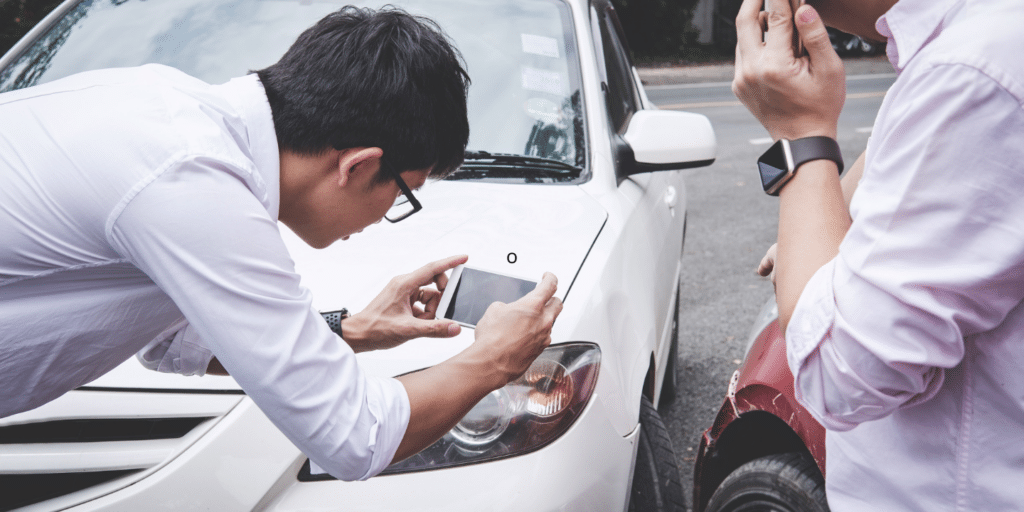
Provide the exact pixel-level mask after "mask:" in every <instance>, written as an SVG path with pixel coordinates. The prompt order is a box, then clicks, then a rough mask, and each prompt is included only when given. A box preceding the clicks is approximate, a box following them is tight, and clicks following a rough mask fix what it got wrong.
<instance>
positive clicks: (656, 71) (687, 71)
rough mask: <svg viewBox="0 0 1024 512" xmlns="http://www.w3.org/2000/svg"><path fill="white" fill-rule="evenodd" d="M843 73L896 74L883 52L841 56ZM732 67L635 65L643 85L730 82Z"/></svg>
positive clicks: (728, 63)
mask: <svg viewBox="0 0 1024 512" xmlns="http://www.w3.org/2000/svg"><path fill="white" fill-rule="evenodd" d="M843 64H844V65H845V66H846V74H847V75H848V76H849V75H875V74H885V73H895V71H894V70H893V67H892V64H890V63H889V59H888V58H886V56H885V55H879V56H877V57H857V58H847V59H843ZM734 72H735V66H733V63H732V62H723V63H719V64H697V65H692V66H675V67H638V68H637V73H639V74H640V81H641V82H643V84H644V85H673V84H699V83H705V82H730V81H732V77H733V73H734Z"/></svg>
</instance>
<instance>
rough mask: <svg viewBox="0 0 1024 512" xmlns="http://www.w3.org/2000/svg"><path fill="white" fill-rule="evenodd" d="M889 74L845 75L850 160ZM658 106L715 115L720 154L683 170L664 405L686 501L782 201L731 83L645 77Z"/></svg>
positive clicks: (761, 134)
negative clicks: (674, 350) (675, 375)
mask: <svg viewBox="0 0 1024 512" xmlns="http://www.w3.org/2000/svg"><path fill="white" fill-rule="evenodd" d="M894 80H895V75H894V74H892V73H884V74H873V75H848V76H847V83H846V90H847V97H846V103H845V106H844V109H843V113H842V116H841V117H840V119H839V143H840V147H841V148H842V151H843V158H844V160H845V161H846V162H847V165H849V164H852V163H853V161H854V160H856V158H857V157H858V156H859V155H860V153H861V152H863V151H864V148H865V147H866V145H867V140H868V136H869V135H870V131H871V125H872V124H873V122H874V118H875V115H876V113H877V111H878V108H879V106H880V105H881V103H882V97H883V95H884V94H885V91H886V89H887V88H888V87H889V86H890V85H891V84H892V82H893V81H894ZM647 94H648V97H650V99H651V100H652V101H653V102H654V103H655V104H656V105H658V106H659V107H661V108H663V109H674V110H686V111H690V112H696V113H700V114H704V115H706V116H708V118H709V119H711V123H712V125H713V126H714V128H715V133H716V135H717V137H718V158H717V159H716V160H715V163H714V164H713V165H711V166H709V167H705V168H701V169H693V170H689V171H686V172H687V181H686V186H687V195H688V200H689V204H688V205H687V215H688V216H689V217H688V219H687V225H688V226H687V233H686V246H685V250H684V253H683V264H684V268H683V274H682V294H681V297H680V307H681V309H680V344H679V362H678V365H677V368H678V370H679V372H680V373H679V383H680V393H679V397H678V398H677V399H676V401H675V402H674V403H672V404H671V405H669V406H667V407H664V408H662V410H661V414H662V417H663V419H664V420H665V423H666V425H667V426H668V428H669V431H670V432H671V435H672V441H673V444H674V447H675V450H676V455H677V457H678V459H679V460H678V464H679V469H680V472H681V477H682V480H683V487H684V489H685V491H686V493H687V503H689V502H690V501H691V499H692V498H691V493H692V482H693V464H694V458H695V455H696V453H697V446H698V443H699V441H700V436H701V435H702V433H703V432H704V430H705V429H707V428H708V427H710V426H711V423H712V421H713V420H714V417H715V415H716V414H717V412H718V409H719V407H721V405H722V401H723V399H724V396H725V391H726V387H727V385H728V382H729V378H730V377H731V376H732V373H733V372H734V371H735V369H736V368H737V366H738V365H739V363H740V359H742V358H743V356H744V350H745V348H746V343H747V339H748V336H749V334H750V332H749V331H750V328H751V325H752V323H753V321H754V318H755V316H756V315H757V313H758V311H759V310H760V308H761V306H762V305H764V303H765V302H766V301H768V300H769V299H771V298H772V297H773V295H772V285H771V283H770V282H769V281H767V280H766V279H763V278H761V277H759V276H757V274H756V273H755V271H754V269H755V268H756V267H757V264H758V262H759V261H760V260H761V257H762V256H763V255H764V252H765V250H766V249H767V248H768V247H769V246H770V245H771V244H772V243H774V241H775V235H776V229H777V227H778V201H777V200H776V199H774V198H770V197H768V196H766V195H765V194H764V192H762V191H761V187H760V182H759V180H758V177H757V175H756V174H757V173H756V170H755V161H756V160H757V157H758V156H760V154H761V153H762V152H764V151H765V150H766V149H767V148H768V146H769V145H770V144H771V142H772V141H771V139H770V138H768V132H767V131H765V129H764V128H763V127H761V125H760V124H759V123H758V122H757V120H755V119H754V117H753V116H752V115H751V114H750V113H749V112H747V110H746V109H745V108H744V107H743V106H742V105H741V104H740V103H739V101H738V100H737V99H736V97H735V96H734V95H733V94H732V91H731V89H730V84H729V83H728V82H707V83H695V84H678V85H660V86H648V87H647Z"/></svg>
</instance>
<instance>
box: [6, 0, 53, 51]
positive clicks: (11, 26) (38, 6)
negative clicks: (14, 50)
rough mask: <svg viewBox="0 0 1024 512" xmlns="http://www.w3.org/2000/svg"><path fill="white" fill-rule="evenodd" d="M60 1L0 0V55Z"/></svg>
mask: <svg viewBox="0 0 1024 512" xmlns="http://www.w3.org/2000/svg"><path fill="white" fill-rule="evenodd" d="M60 2H61V0H0V55H3V54H4V53H7V50H9V49H10V48H11V47H12V46H14V43H17V42H18V39H21V36H23V35H25V33H26V32H28V31H29V30H30V29H31V28H32V27H34V26H35V24H36V23H39V21H40V20H42V19H43V18H44V17H46V15H47V14H49V13H50V11H52V10H53V9H54V8H55V7H57V6H58V5H60Z"/></svg>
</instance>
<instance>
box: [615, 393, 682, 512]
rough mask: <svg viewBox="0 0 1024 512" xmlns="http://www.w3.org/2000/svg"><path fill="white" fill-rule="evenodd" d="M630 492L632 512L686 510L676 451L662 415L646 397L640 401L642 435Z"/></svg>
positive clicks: (638, 441)
mask: <svg viewBox="0 0 1024 512" xmlns="http://www.w3.org/2000/svg"><path fill="white" fill-rule="evenodd" d="M637 443H638V445H639V446H637V451H636V465H635V466H634V468H633V484H632V487H631V488H630V491H629V511H630V512H648V511H650V512H660V511H672V512H676V511H679V512H683V511H685V510H686V505H685V504H684V502H685V499H684V498H683V485H682V482H681V481H680V480H679V468H678V467H677V466H676V452H675V450H673V449H672V439H671V438H669V436H668V429H666V428H665V423H663V422H662V421H661V416H660V415H658V411H657V410H655V409H654V405H653V404H651V401H650V400H648V399H647V397H642V398H641V400H640V435H639V436H637Z"/></svg>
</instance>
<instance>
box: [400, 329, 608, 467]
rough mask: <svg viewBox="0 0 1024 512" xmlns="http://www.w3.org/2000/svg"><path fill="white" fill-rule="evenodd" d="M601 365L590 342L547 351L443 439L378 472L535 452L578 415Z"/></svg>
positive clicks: (552, 439)
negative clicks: (521, 374)
mask: <svg viewBox="0 0 1024 512" xmlns="http://www.w3.org/2000/svg"><path fill="white" fill-rule="evenodd" d="M600 366H601V349H600V348H598V347H597V345H594V344H592V343H565V344H560V345H554V346H551V347H548V349H547V350H545V351H544V352H542V353H541V355H540V356H539V357H537V359H536V360H535V361H534V362H533V364H532V365H530V368H529V369H528V370H526V373H525V374H523V376H521V377H519V378H518V379H516V380H515V381H513V382H510V383H509V384H508V385H506V386H505V387H503V388H501V389H498V390H495V391H492V392H491V393H490V394H488V395H487V396H485V397H484V398H483V400H480V402H478V403H477V404H476V406H474V407H473V409H472V410H471V411H469V413H468V414H466V416H465V417H463V418H462V420H461V421H459V423H458V424H456V425H455V428H453V429H451V430H450V431H449V432H448V433H447V434H445V435H444V437H442V438H441V439H440V440H438V441H437V442H436V443H434V444H432V445H430V446H429V447H427V448H426V449H424V450H423V451H422V452H420V453H418V454H416V455H413V456H412V457H410V458H408V459H406V460H404V461H401V462H398V463H395V464H392V465H391V466H390V467H388V468H387V469H385V470H384V471H383V472H382V473H381V474H382V475H387V474H398V473H409V472H413V471H425V470H430V469H440V468H447V467H452V466H461V465H464V464H475V463H478V462H484V461H490V460H495V459H501V458H505V457H512V456H515V455H522V454H524V453H529V452H532V451H534V450H537V449H539V448H541V447H543V446H545V445H547V444H548V443H550V442H551V441H554V440H555V439H557V438H558V437H559V436H561V435H562V434H564V433H565V431H566V430H568V429H569V427H570V426H572V424H573V422H575V421H576V418H578V417H579V416H580V414H581V413H582V412H583V409H584V408H585V407H586V405H587V402H589V401H590V396H591V395H592V394H593V392H594V386H595V385H596V384H597V373H598V369H599V367H600Z"/></svg>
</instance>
